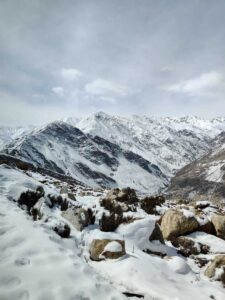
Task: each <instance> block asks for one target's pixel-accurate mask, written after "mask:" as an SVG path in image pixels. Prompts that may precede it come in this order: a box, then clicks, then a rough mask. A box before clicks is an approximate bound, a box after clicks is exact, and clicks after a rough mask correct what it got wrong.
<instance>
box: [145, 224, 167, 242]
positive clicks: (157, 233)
mask: <svg viewBox="0 0 225 300" xmlns="http://www.w3.org/2000/svg"><path fill="white" fill-rule="evenodd" d="M155 240H157V241H160V242H161V243H162V244H165V241H164V238H163V235H162V231H161V229H160V226H159V225H158V224H157V223H155V228H154V229H153V231H152V233H151V235H150V237H149V241H150V242H152V241H155Z"/></svg>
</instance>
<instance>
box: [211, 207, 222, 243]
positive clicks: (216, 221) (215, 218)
mask: <svg viewBox="0 0 225 300" xmlns="http://www.w3.org/2000/svg"><path fill="white" fill-rule="evenodd" d="M212 223H213V225H214V227H215V230H216V235H217V236H218V237H219V238H221V239H223V240H225V214H219V213H214V214H213V215H212Z"/></svg>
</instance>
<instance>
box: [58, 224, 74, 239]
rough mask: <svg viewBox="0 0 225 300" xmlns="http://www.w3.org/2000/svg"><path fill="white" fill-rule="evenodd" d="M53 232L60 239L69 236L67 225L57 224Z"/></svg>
mask: <svg viewBox="0 0 225 300" xmlns="http://www.w3.org/2000/svg"><path fill="white" fill-rule="evenodd" d="M54 231H55V232H56V233H57V234H58V235H59V236H60V237H61V238H68V237H69V236H70V227H69V226H68V225H67V224H59V225H57V226H55V228H54Z"/></svg>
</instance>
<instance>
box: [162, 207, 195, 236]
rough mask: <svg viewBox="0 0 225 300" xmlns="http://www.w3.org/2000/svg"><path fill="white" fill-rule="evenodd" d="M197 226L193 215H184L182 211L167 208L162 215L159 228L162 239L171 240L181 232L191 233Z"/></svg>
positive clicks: (181, 233)
mask: <svg viewBox="0 0 225 300" xmlns="http://www.w3.org/2000/svg"><path fill="white" fill-rule="evenodd" d="M198 227H199V224H198V222H197V220H196V219H195V218H194V217H186V216H185V215H184V214H183V213H182V211H179V210H175V209H169V210H167V211H166V212H165V214H164V215H163V217H162V222H161V230H162V233H163V237H164V239H167V240H172V239H173V238H175V237H178V236H180V235H183V234H187V233H191V232H193V231H195V230H196V229H197V228H198Z"/></svg>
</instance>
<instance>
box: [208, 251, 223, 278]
mask: <svg viewBox="0 0 225 300" xmlns="http://www.w3.org/2000/svg"><path fill="white" fill-rule="evenodd" d="M218 271H219V272H218ZM204 274H205V275H206V276H207V277H209V278H213V277H214V278H215V279H216V280H219V281H222V282H223V283H224V284H225V255H218V256H216V257H215V258H214V260H213V261H212V262H211V263H210V264H209V265H208V267H207V268H206V270H205V273H204Z"/></svg>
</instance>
